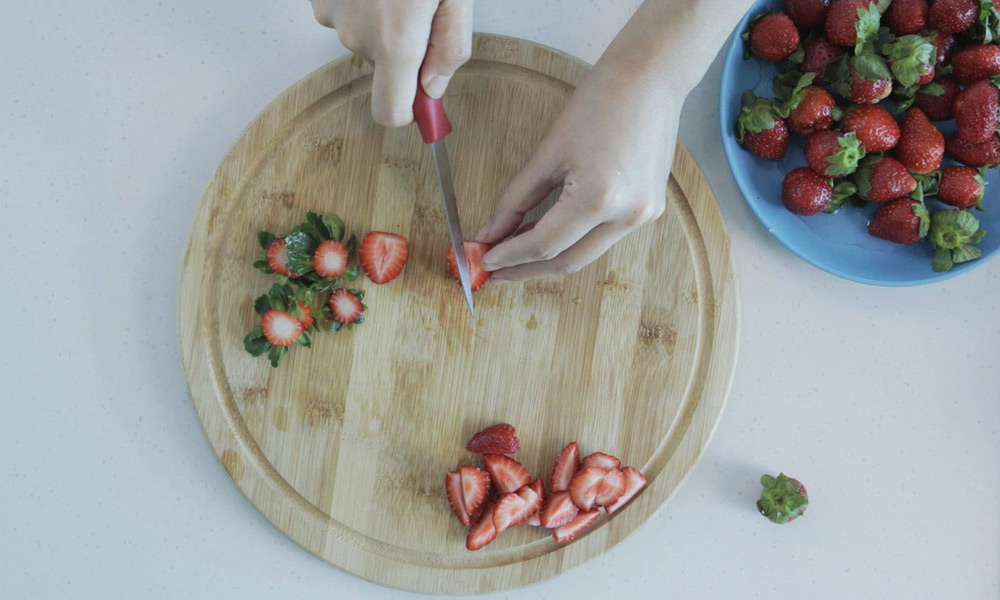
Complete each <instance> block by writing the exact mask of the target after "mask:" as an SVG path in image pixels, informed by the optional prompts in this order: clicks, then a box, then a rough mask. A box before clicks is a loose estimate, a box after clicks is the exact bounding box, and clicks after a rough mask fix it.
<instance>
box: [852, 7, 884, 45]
mask: <svg viewBox="0 0 1000 600" xmlns="http://www.w3.org/2000/svg"><path fill="white" fill-rule="evenodd" d="M881 22H882V13H881V12H880V11H879V9H878V6H876V5H874V4H869V5H868V7H867V8H859V9H858V20H857V22H856V23H855V25H854V28H855V30H856V31H857V33H858V41H857V43H856V44H855V46H854V52H855V53H856V54H861V53H862V52H863V50H864V45H865V42H867V41H869V40H874V39H876V38H877V37H878V29H879V25H880V24H881Z"/></svg>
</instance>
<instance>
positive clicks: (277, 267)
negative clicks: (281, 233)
mask: <svg viewBox="0 0 1000 600" xmlns="http://www.w3.org/2000/svg"><path fill="white" fill-rule="evenodd" d="M267 266H269V267H271V270H272V271H274V272H275V273H277V274H278V275H284V276H285V277H290V278H292V279H295V278H296V277H298V276H299V275H298V273H292V272H291V271H290V270H288V250H286V249H285V238H275V240H274V241H273V242H271V245H270V246H268V247H267Z"/></svg>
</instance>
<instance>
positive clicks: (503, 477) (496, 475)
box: [483, 454, 531, 494]
mask: <svg viewBox="0 0 1000 600" xmlns="http://www.w3.org/2000/svg"><path fill="white" fill-rule="evenodd" d="M483 460H484V461H486V470H487V471H489V473H490V478H491V479H493V486H494V487H495V488H496V489H497V491H499V492H500V493H501V494H505V493H508V492H514V491H516V490H518V489H519V488H520V487H521V486H523V485H526V484H527V483H528V482H529V481H531V476H530V475H528V470H527V469H525V468H524V465H522V464H521V463H519V462H517V461H516V460H514V459H513V458H509V457H507V456H504V455H503V454H487V455H485V456H483Z"/></svg>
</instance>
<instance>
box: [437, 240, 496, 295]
mask: <svg viewBox="0 0 1000 600" xmlns="http://www.w3.org/2000/svg"><path fill="white" fill-rule="evenodd" d="M463 248H464V250H465V265H466V267H468V269H469V287H470V288H471V289H472V291H473V292H474V291H476V290H478V289H479V288H481V287H483V286H484V285H485V284H486V281H487V280H488V279H489V278H490V276H491V275H492V274H493V273H492V272H490V271H487V270H486V269H483V255H485V254H486V253H487V252H489V251H490V245H489V244H486V243H483V242H465V243H464V244H463ZM448 270H449V271H450V272H451V276H452V277H454V278H455V281H458V282H461V281H462V280H461V279H460V278H459V274H458V262H457V261H456V259H455V249H454V248H452V247H451V246H448Z"/></svg>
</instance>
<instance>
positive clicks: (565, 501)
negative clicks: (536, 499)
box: [538, 492, 580, 529]
mask: <svg viewBox="0 0 1000 600" xmlns="http://www.w3.org/2000/svg"><path fill="white" fill-rule="evenodd" d="M578 514H580V509H579V508H577V507H576V504H573V499H572V498H570V496H569V492H559V493H556V494H552V495H551V496H549V497H548V498H546V499H545V500H544V501H543V502H542V507H541V508H540V509H539V510H538V521H539V523H540V524H541V525H542V527H548V528H549V529H555V528H556V527H562V526H563V525H565V524H566V523H569V522H570V521H572V520H573V519H575V518H576V516H577V515H578Z"/></svg>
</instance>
